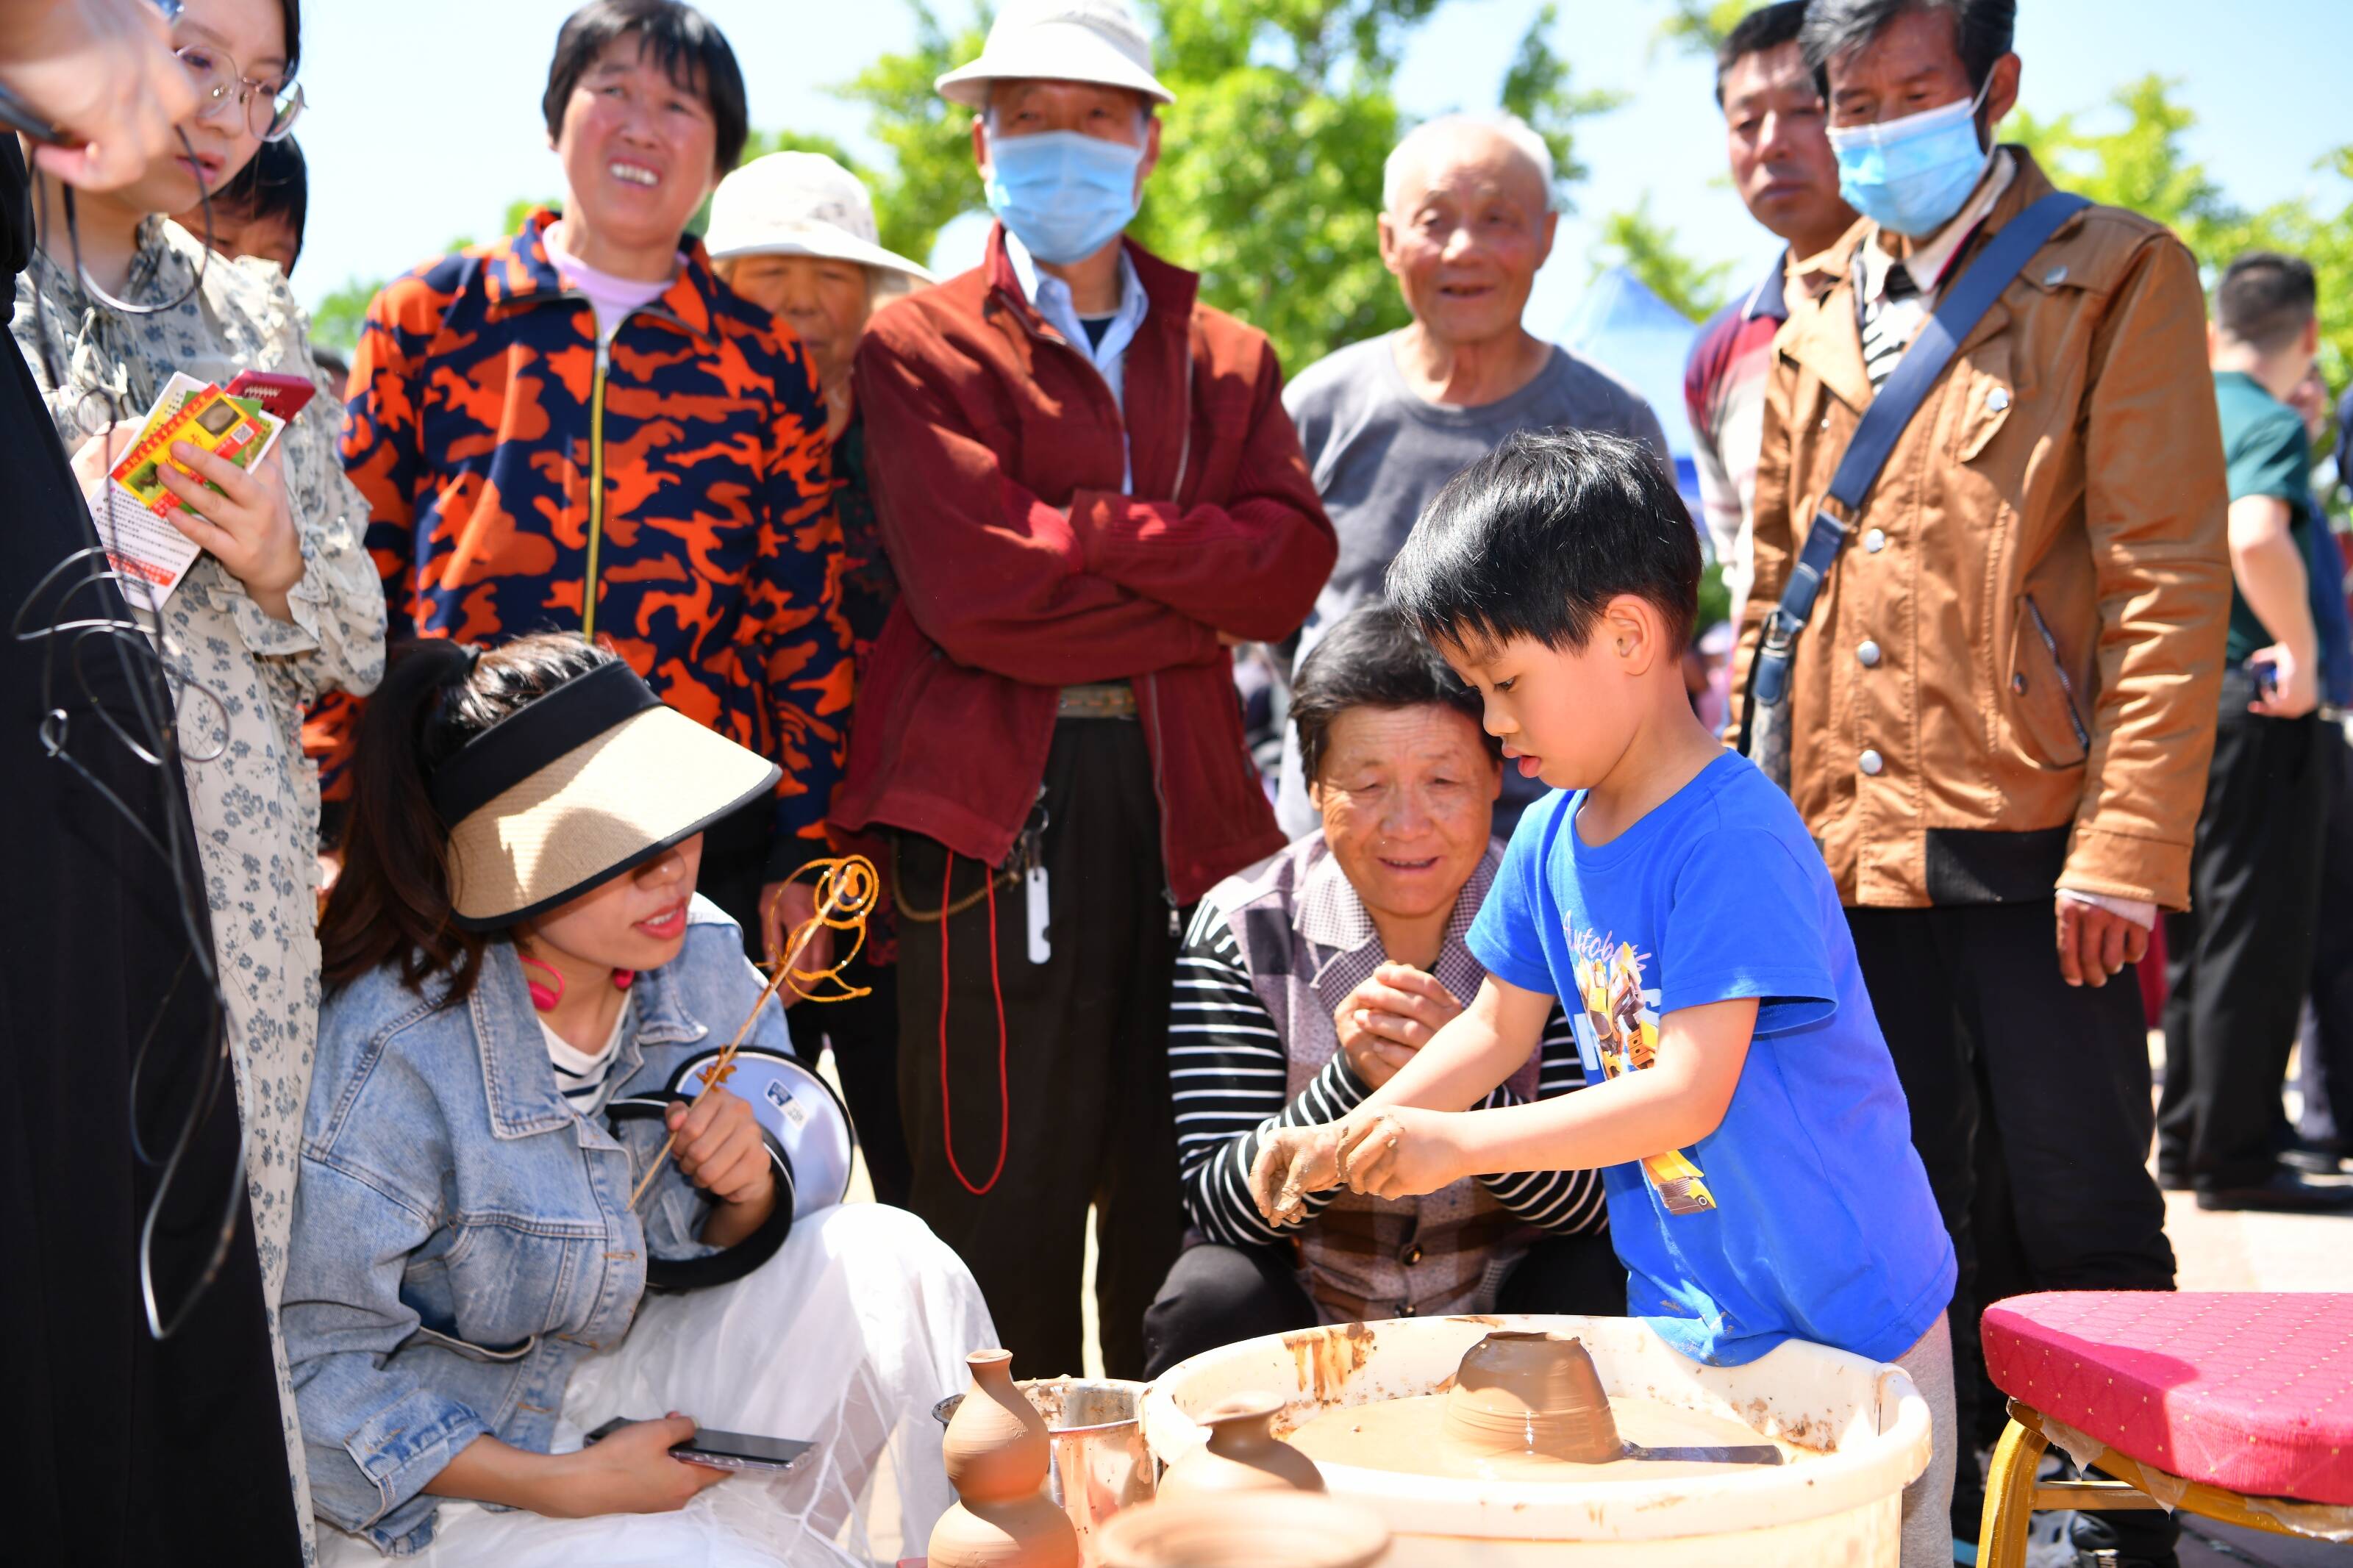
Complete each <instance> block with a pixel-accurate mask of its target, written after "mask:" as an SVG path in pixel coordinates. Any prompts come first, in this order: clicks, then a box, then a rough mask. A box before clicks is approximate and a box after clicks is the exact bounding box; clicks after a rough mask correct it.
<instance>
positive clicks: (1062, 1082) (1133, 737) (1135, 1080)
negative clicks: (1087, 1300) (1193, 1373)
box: [897, 719, 1184, 1377]
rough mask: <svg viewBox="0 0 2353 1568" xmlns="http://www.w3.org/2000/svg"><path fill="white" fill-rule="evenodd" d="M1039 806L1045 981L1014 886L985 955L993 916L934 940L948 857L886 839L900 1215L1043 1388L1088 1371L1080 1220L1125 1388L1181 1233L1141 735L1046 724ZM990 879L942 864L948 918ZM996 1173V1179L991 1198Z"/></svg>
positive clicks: (1159, 911)
mask: <svg viewBox="0 0 2353 1568" xmlns="http://www.w3.org/2000/svg"><path fill="white" fill-rule="evenodd" d="M1043 804H1044V806H1045V810H1046V815H1047V826H1046V829H1045V833H1044V838H1043V846H1042V850H1043V864H1044V866H1045V869H1046V876H1047V882H1048V889H1047V903H1048V906H1049V909H1048V912H1047V938H1048V941H1049V942H1050V944H1051V954H1050V957H1049V958H1048V959H1047V961H1046V962H1045V963H1031V962H1030V960H1029V940H1028V931H1029V921H1028V910H1029V906H1028V899H1029V891H1028V888H1027V885H1026V884H1025V883H1021V882H1019V881H1018V880H1017V883H1016V885H1015V886H1013V887H1010V888H1001V889H999V890H998V891H997V895H996V899H995V905H994V909H995V913H994V917H993V918H994V922H995V930H994V933H993V935H992V931H991V920H992V915H991V912H990V910H991V906H990V902H989V900H987V899H986V898H982V899H979V900H977V901H976V902H974V903H973V904H972V906H971V907H970V908H968V909H965V910H963V911H962V912H960V913H957V914H955V915H952V916H950V917H949V918H948V919H947V921H945V922H944V924H943V923H941V922H938V921H923V920H921V919H918V918H916V915H917V914H919V913H921V912H923V911H929V910H939V909H940V908H942V907H943V905H942V899H941V895H942V891H943V878H944V873H946V872H947V871H948V869H949V857H948V851H947V850H946V849H945V848H944V847H942V846H941V845H940V844H938V843H936V842H934V840H932V839H929V838H925V837H920V836H917V835H913V834H910V835H905V836H902V837H901V838H900V840H899V844H898V856H897V859H898V876H899V885H900V889H901V891H902V896H903V902H902V904H901V906H900V914H901V919H900V923H899V1008H900V1013H899V1023H900V1036H899V1100H900V1105H901V1108H902V1110H903V1111H904V1113H905V1117H906V1128H907V1143H908V1152H909V1154H910V1157H911V1159H912V1162H913V1183H912V1186H911V1190H910V1195H909V1201H908V1206H909V1207H911V1208H913V1210H914V1211H915V1213H917V1214H918V1215H922V1216H923V1219H924V1220H925V1222H926V1223H928V1224H929V1225H930V1226H931V1227H932V1229H933V1231H934V1233H936V1234H937V1235H938V1236H939V1237H940V1238H941V1239H942V1240H943V1241H945V1242H946V1243H947V1244H948V1245H949V1246H950V1247H954V1248H955V1250H956V1252H957V1253H958V1254H960V1255H961V1256H962V1257H963V1258H964V1260H965V1265H966V1266H967V1267H969V1268H971V1269H972V1272H973V1276H974V1278H975V1279H977V1280H979V1282H980V1288H981V1290H982V1293H983V1294H984V1295H986V1296H987V1299H988V1310H989V1312H990V1313H991V1315H993V1316H994V1317H995V1318H996V1320H997V1334H998V1337H999V1339H1000V1342H1002V1343H1003V1344H1005V1345H1006V1346H1007V1347H1008V1349H1010V1350H1011V1351H1012V1352H1014V1354H1015V1355H1016V1356H1017V1357H1018V1358H1019V1360H1018V1365H1019V1367H1020V1368H1022V1369H1026V1370H1024V1373H1023V1375H1025V1376H1036V1377H1051V1376H1054V1375H1056V1374H1057V1373H1066V1372H1067V1373H1076V1372H1078V1371H1079V1370H1080V1369H1081V1362H1080V1354H1081V1342H1082V1328H1081V1318H1080V1307H1079V1294H1080V1284H1081V1279H1082V1270H1083V1266H1084V1254H1085V1245H1086V1225H1087V1210H1088V1208H1089V1206H1090V1205H1092V1206H1093V1207H1094V1209H1095V1210H1096V1226H1095V1230H1096V1239H1097V1245H1098V1253H1097V1258H1096V1268H1095V1302H1096V1306H1097V1308H1098V1310H1099V1313H1100V1320H1099V1321H1100V1330H1101V1333H1102V1337H1103V1366H1104V1370H1105V1371H1106V1372H1107V1373H1109V1374H1110V1375H1111V1376H1113V1377H1135V1376H1138V1375H1140V1374H1141V1373H1142V1370H1143V1366H1144V1342H1143V1325H1144V1310H1145V1307H1146V1306H1148V1305H1149V1304H1150V1303H1151V1300H1152V1297H1153V1293H1154V1292H1155V1290H1156V1289H1159V1286H1160V1281H1161V1279H1162V1277H1163V1276H1165V1275H1166V1273H1167V1271H1168V1265H1169V1262H1170V1260H1171V1259H1173V1258H1175V1257H1176V1249H1177V1247H1178V1246H1179V1245H1180V1244H1181V1242H1182V1239H1183V1229H1184V1212H1183V1208H1182V1205H1181V1200H1180V1197H1179V1194H1178V1188H1177V1183H1176V1132H1175V1128H1174V1123H1173V1121H1172V1118H1171V1112H1170V1106H1169V1098H1168V1059H1167V1040H1168V996H1169V987H1170V982H1171V979H1172V977H1173V975H1174V973H1175V970H1176V946H1177V930H1176V910H1175V909H1174V907H1173V906H1172V905H1171V904H1170V902H1169V900H1168V897H1167V891H1166V879H1165V877H1164V875H1163V873H1162V869H1161V856H1160V811H1159V805H1158V802H1157V799H1156V796H1155V792H1154V787H1153V776H1152V761H1151V757H1150V755H1149V753H1148V752H1146V751H1145V742H1144V733H1143V731H1142V729H1141V727H1140V726H1138V725H1137V724H1135V723H1134V722H1133V721H1123V720H1116V719H1065V720H1063V721H1060V723H1059V724H1058V725H1056V727H1055V730H1054V742H1053V747H1052V750H1051V751H1050V753H1049V754H1048V757H1047V762H1046V776H1045V796H1044V802H1043ZM990 879H991V869H990V868H987V867H984V866H980V865H976V864H975V863H974V862H973V861H970V860H967V859H965V858H961V857H958V858H956V859H955V864H954V869H953V875H951V876H946V877H945V881H946V889H945V890H946V893H947V897H948V901H949V902H950V903H951V904H953V903H954V902H956V901H959V900H965V899H968V898H971V897H972V896H973V895H975V894H977V893H979V892H980V891H981V890H982V889H984V888H985V887H987V886H988V885H989V882H990ZM943 936H944V937H945V939H946V942H945V945H946V955H945V969H946V972H947V1005H946V1010H945V1016H944V1018H943V1016H942V1008H941V994H940V992H941V971H942V967H943V960H942V938H943ZM997 994H1002V996H1003V1005H1004V1032H1003V1035H1002V1036H1001V1037H1000V1035H999V1033H998V1025H997V1001H996V996H997ZM1000 1038H1001V1039H1002V1041H1003V1046H1002V1056H1001V1058H1000V1054H999V1053H1000V1046H999V1041H1000ZM1000 1060H1001V1061H1002V1064H1003V1067H1002V1071H1003V1081H1002V1084H1001V1085H1000V1081H999V1062H1000ZM943 1062H944V1067H943ZM943 1074H944V1080H945V1081H944V1086H943ZM1000 1118H1002V1121H1000ZM1000 1127H1001V1128H1002V1131H1000ZM951 1133H952V1135H953V1137H954V1139H955V1143H954V1149H953V1161H952V1160H951V1151H950V1146H949V1144H948V1143H947V1142H946V1138H947V1137H948V1136H949V1135H950V1134H951ZM1000 1154H1001V1156H1002V1158H1003V1161H1004V1169H1003V1170H1002V1172H1000V1173H997V1179H996V1181H995V1184H994V1185H992V1184H990V1173H991V1172H992V1170H994V1169H995V1167H996V1165H997V1161H998V1159H999V1157H1000ZM974 1188H983V1189H986V1190H985V1191H984V1192H978V1193H976V1192H975V1191H974V1190H973V1189H974Z"/></svg>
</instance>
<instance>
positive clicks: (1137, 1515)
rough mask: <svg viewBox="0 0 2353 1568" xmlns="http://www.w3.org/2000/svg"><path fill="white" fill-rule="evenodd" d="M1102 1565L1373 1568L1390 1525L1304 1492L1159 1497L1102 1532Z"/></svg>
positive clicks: (1384, 1551)
mask: <svg viewBox="0 0 2353 1568" xmlns="http://www.w3.org/2000/svg"><path fill="white" fill-rule="evenodd" d="M1102 1542H1103V1564H1102V1568H1269V1565H1270V1564H1280V1565H1281V1568H1370V1565H1371V1564H1373V1563H1378V1562H1379V1561H1380V1560H1381V1559H1382V1558H1384V1557H1386V1556H1388V1550H1389V1531H1388V1526H1387V1525H1385V1524H1383V1523H1382V1522H1381V1521H1379V1520H1377V1519H1375V1518H1374V1517H1373V1516H1372V1515H1371V1514H1368V1513H1366V1512H1365V1511H1364V1510H1362V1509H1356V1508H1351V1507H1349V1506H1347V1505H1346V1504H1345V1503H1340V1502H1335V1501H1334V1500H1332V1499H1330V1498H1328V1497H1316V1496H1313V1495H1311V1494H1309V1493H1307V1492H1297V1491H1290V1490H1283V1491H1266V1492H1243V1493H1230V1492H1229V1493H1220V1494H1218V1495H1216V1496H1202V1497H1191V1498H1179V1499H1176V1500H1173V1501H1172V1500H1169V1499H1167V1498H1166V1497H1163V1498H1161V1499H1160V1500H1157V1501H1155V1502H1147V1503H1142V1504H1139V1505H1137V1506H1136V1507H1134V1508H1132V1509H1129V1510H1127V1511H1126V1512H1125V1513H1123V1514H1121V1515H1120V1516H1119V1517H1118V1518H1117V1519H1114V1520H1113V1521H1111V1522H1110V1523H1109V1524H1107V1525H1105V1526H1104V1527H1103V1536H1102Z"/></svg>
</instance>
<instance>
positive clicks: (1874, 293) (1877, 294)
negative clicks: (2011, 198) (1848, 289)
mask: <svg viewBox="0 0 2353 1568" xmlns="http://www.w3.org/2000/svg"><path fill="white" fill-rule="evenodd" d="M2017 174H2018V160H2017V159H2016V158H2014V157H2012V156H2011V155H2010V149H2009V148H2007V147H1997V148H1995V149H1994V154H1993V161H1992V163H1990V164H1989V166H1988V168H1987V170H1986V174H1985V177H1984V178H1983V179H1980V180H1979V181H1978V188H1977V192H1976V194H1975V195H1971V196H1970V197H1969V199H1968V205H1964V206H1963V207H1962V208H1961V210H1960V211H1959V212H1958V213H1957V214H1955V215H1954V217H1953V221H1952V222H1950V223H1948V224H1947V225H1946V226H1944V227H1943V228H1941V229H1939V230H1938V231H1937V232H1936V238H1934V239H1932V240H1930V241H1928V242H1927V243H1926V245H1915V246H1914V247H1911V250H1910V253H1909V254H1908V255H1905V256H1891V255H1890V254H1888V252H1887V251H1886V250H1885V249H1884V248H1883V247H1881V245H1880V243H1879V239H1880V230H1879V226H1877V225H1876V224H1874V225H1873V226H1872V229H1871V233H1870V235H1869V237H1866V238H1865V239H1864V240H1863V242H1862V252H1861V256H1860V261H1861V266H1862V298H1863V300H1866V301H1876V300H1879V299H1880V298H1881V297H1882V296H1883V295H1884V294H1885V293H1886V292H1887V274H1888V273H1889V271H1891V270H1892V269H1893V268H1894V266H1895V264H1896V263H1897V262H1898V261H1901V262H1902V263H1903V264H1904V269H1905V271H1906V272H1907V273H1909V274H1911V278H1912V281H1913V282H1914V283H1915V285H1917V286H1918V288H1919V289H1920V292H1921V293H1923V294H1924V295H1925V294H1934V293H1935V292H1936V289H1937V287H1938V285H1940V284H1941V283H1942V282H1943V281H1944V278H1945V268H1947V267H1950V266H1951V265H1952V264H1953V256H1954V253H1955V252H1957V251H1958V250H1959V249H1960V248H1961V244H1962V242H1963V241H1965V240H1967V239H1968V237H1969V236H1970V235H1972V234H1975V233H1976V232H1977V227H1978V224H1979V223H1981V222H1983V221H1984V219H1985V216H1986V214H1988V213H1989V212H1991V211H1993V205H1994V203H1996V202H1998V201H2000V199H2001V194H2002V192H2004V191H2006V190H2008V189H2010V181H2011V180H2012V179H2013V178H2015V177H2016V175H2017Z"/></svg>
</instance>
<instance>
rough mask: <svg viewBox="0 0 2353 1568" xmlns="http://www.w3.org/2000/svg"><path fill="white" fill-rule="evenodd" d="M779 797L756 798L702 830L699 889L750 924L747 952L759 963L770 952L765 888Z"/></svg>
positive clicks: (697, 875)
mask: <svg viewBox="0 0 2353 1568" xmlns="http://www.w3.org/2000/svg"><path fill="white" fill-rule="evenodd" d="M775 823H776V803H775V802H773V801H770V800H766V799H761V800H755V801H754V802H753V803H752V804H751V805H747V806H745V807H744V808H743V809H742V810H741V811H737V812H733V813H732V814H730V815H728V816H723V817H721V818H720V819H719V820H718V821H716V822H714V823H712V825H711V826H708V827H706V828H704V829H703V830H702V868H701V869H700V870H698V871H697V872H696V873H695V876H694V890H695V891H696V892H698V893H701V894H702V896H703V897H704V898H706V899H709V900H711V901H712V903H714V904H717V905H718V906H719V907H720V908H721V909H723V910H726V911H727V916H728V918H729V919H730V920H732V921H734V922H735V923H736V924H737V925H739V926H742V927H743V928H744V956H745V957H747V958H749V959H751V960H752V962H753V963H763V962H765V960H766V958H767V956H768V954H767V951H766V946H765V942H764V940H763V939H762V937H761V934H760V889H762V888H765V887H766V886H767V885H768V842H769V839H770V837H771V836H772V835H773V834H774V832H775Z"/></svg>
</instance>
